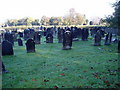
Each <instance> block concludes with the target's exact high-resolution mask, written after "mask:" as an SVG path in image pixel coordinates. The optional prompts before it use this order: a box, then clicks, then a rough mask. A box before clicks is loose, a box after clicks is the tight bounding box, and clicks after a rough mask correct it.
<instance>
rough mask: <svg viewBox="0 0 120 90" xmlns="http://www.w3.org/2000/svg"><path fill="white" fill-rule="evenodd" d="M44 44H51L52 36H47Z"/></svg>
mask: <svg viewBox="0 0 120 90" xmlns="http://www.w3.org/2000/svg"><path fill="white" fill-rule="evenodd" d="M46 43H53V35H52V33H48V34H47V36H46Z"/></svg>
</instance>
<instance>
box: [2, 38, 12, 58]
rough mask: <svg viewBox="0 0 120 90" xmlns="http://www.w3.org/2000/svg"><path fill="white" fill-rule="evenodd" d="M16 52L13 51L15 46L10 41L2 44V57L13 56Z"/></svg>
mask: <svg viewBox="0 0 120 90" xmlns="http://www.w3.org/2000/svg"><path fill="white" fill-rule="evenodd" d="M13 54H14V51H13V45H12V43H11V42H9V41H8V40H5V41H3V42H2V55H3V56H5V55H13Z"/></svg>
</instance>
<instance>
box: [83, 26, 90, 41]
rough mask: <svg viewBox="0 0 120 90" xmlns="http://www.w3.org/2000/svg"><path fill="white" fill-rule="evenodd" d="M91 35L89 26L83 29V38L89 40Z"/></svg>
mask: <svg viewBox="0 0 120 90" xmlns="http://www.w3.org/2000/svg"><path fill="white" fill-rule="evenodd" d="M88 36H89V32H88V29H87V28H83V29H82V40H83V41H87V40H88Z"/></svg>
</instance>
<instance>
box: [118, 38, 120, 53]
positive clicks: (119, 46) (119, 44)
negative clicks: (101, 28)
mask: <svg viewBox="0 0 120 90" xmlns="http://www.w3.org/2000/svg"><path fill="white" fill-rule="evenodd" d="M118 53H120V40H119V41H118Z"/></svg>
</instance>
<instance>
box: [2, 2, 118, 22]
mask: <svg viewBox="0 0 120 90" xmlns="http://www.w3.org/2000/svg"><path fill="white" fill-rule="evenodd" d="M114 2H116V0H1V1H0V12H1V13H0V23H2V22H5V21H6V20H8V19H20V18H24V17H33V18H36V19H40V18H41V17H42V16H43V15H45V16H48V17H52V16H65V15H66V14H67V13H68V11H69V9H70V8H74V9H75V11H76V12H78V13H81V14H85V15H86V18H87V19H89V20H90V19H91V18H92V17H100V18H104V17H105V16H107V15H112V13H113V12H114V8H113V7H112V4H113V3H114Z"/></svg>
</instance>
